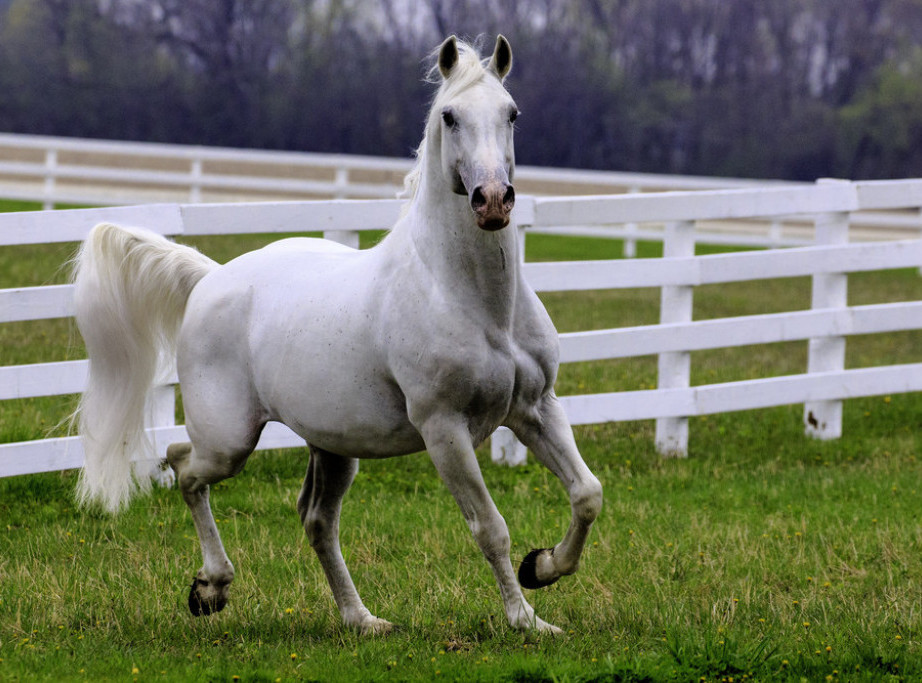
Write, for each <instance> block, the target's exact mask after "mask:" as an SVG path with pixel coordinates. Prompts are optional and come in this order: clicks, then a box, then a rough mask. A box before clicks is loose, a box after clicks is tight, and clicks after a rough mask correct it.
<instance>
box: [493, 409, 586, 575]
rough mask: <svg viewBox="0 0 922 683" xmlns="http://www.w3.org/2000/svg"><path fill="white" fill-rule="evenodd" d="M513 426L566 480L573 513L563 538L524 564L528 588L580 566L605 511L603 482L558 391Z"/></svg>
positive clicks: (521, 572)
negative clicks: (590, 463) (585, 459)
mask: <svg viewBox="0 0 922 683" xmlns="http://www.w3.org/2000/svg"><path fill="white" fill-rule="evenodd" d="M510 427H511V428H512V431H513V432H515V434H516V436H517V437H518V438H519V440H520V441H521V442H522V443H523V444H525V445H526V446H528V448H530V449H531V451H532V452H533V453H534V454H535V457H536V458H537V459H538V461H539V462H541V463H542V464H543V465H544V466H545V467H547V468H548V469H549V470H551V472H553V473H554V474H555V475H556V476H557V478H558V479H560V481H561V482H562V483H563V485H564V486H565V487H566V489H567V493H568V495H569V496H570V507H571V510H572V517H571V519H570V526H569V527H568V528H567V533H566V534H565V535H564V537H563V540H562V541H560V543H558V544H557V545H556V546H554V547H553V548H543V549H537V550H533V551H531V552H530V553H529V554H528V555H526V556H525V559H524V560H522V564H521V566H520V567H519V582H520V583H521V584H522V586H524V587H525V588H542V587H544V586H548V585H550V584H552V583H554V582H555V581H556V580H557V579H559V578H560V577H561V576H564V575H567V574H573V573H574V572H576V570H577V568H578V567H579V558H580V555H582V552H583V547H584V546H585V544H586V538H587V536H588V535H589V529H590V528H591V527H592V523H593V522H594V521H595V518H596V517H598V515H599V512H600V511H601V509H602V485H601V484H600V483H599V480H598V479H596V477H595V475H593V474H592V472H590V471H589V468H588V467H586V463H584V462H583V458H582V456H581V455H580V454H579V450H578V449H577V447H576V442H575V441H574V439H573V429H572V428H571V427H570V423H569V421H568V420H567V416H566V414H565V413H564V411H563V408H562V407H561V405H560V402H559V401H558V400H557V397H556V396H555V395H554V394H553V393H550V394H548V395H546V396H544V397H543V398H542V399H541V401H540V403H539V404H538V405H537V406H536V408H535V410H534V411H531V412H529V413H528V414H527V415H525V416H524V417H521V418H520V419H519V420H517V421H516V422H515V423H514V424H510Z"/></svg>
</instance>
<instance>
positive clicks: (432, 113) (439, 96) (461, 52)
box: [398, 40, 490, 214]
mask: <svg viewBox="0 0 922 683" xmlns="http://www.w3.org/2000/svg"><path fill="white" fill-rule="evenodd" d="M457 46H458V62H457V64H455V67H454V68H453V69H452V70H451V74H450V75H449V77H448V78H446V79H442V76H441V73H440V72H439V65H438V54H439V49H440V48H436V50H435V51H434V52H433V53H432V54H431V55H430V56H429V59H430V60H432V61H433V62H434V63H433V65H432V67H430V69H429V71H428V73H427V74H426V81H427V82H429V83H438V82H441V85H440V86H439V89H438V90H436V92H435V96H434V97H433V98H432V104H431V105H430V107H429V114H428V116H427V117H426V130H425V132H424V134H423V139H422V141H421V142H420V143H419V147H417V148H416V154H415V157H416V163H415V164H414V165H413V168H412V169H411V170H410V172H409V173H407V175H406V176H405V177H404V179H403V191H402V192H400V194H399V195H398V196H399V197H400V198H402V199H406V200H407V201H406V202H405V203H404V206H403V213H404V214H405V213H406V211H407V209H408V208H409V206H410V204H411V203H412V201H413V199H414V197H415V196H416V191H417V190H418V189H419V178H420V175H421V174H422V166H423V159H424V157H425V156H426V146H427V142H428V140H429V135H430V133H431V132H432V130H433V127H434V126H438V125H439V121H440V120H441V111H442V109H443V108H444V106H445V102H447V101H448V100H451V99H453V98H454V97H455V96H456V95H457V94H458V93H460V92H463V91H464V90H467V89H468V88H470V87H471V86H472V85H474V84H476V83H479V82H480V80H481V79H482V78H483V77H484V76H486V75H487V74H489V73H490V72H489V71H488V70H487V64H488V62H489V60H487V59H482V58H481V56H480V50H479V49H478V46H477V44H471V43H467V42H464V41H461V40H459V41H457Z"/></svg>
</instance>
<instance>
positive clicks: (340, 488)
mask: <svg viewBox="0 0 922 683" xmlns="http://www.w3.org/2000/svg"><path fill="white" fill-rule="evenodd" d="M310 451H311V457H310V462H309V464H308V466H307V475H306V476H305V477H304V486H303V488H302V489H301V495H300V496H298V513H299V514H300V515H301V522H302V524H303V525H304V531H305V532H307V537H308V539H309V540H310V544H311V547H312V548H313V549H314V551H315V552H316V553H317V557H318V558H319V559H320V564H321V566H322V567H323V571H324V573H325V574H326V577H327V581H328V582H329V584H330V588H331V589H332V591H333V599H334V600H335V601H336V606H337V607H339V612H340V614H341V615H342V618H343V622H345V623H346V625H348V626H351V627H353V628H357V629H359V630H360V631H362V632H363V633H386V632H388V631H390V630H391V629H392V628H393V624H391V623H390V622H388V621H385V620H384V619H378V618H377V617H376V616H374V615H373V614H372V613H371V612H369V611H368V609H367V608H366V607H365V605H364V604H363V603H362V599H361V598H360V597H359V594H358V591H356V589H355V584H353V583H352V577H351V576H350V575H349V570H348V569H347V568H346V563H345V561H344V560H343V556H342V551H341V550H340V546H339V515H340V510H341V509H342V501H343V496H345V494H346V491H348V490H349V487H350V486H351V485H352V481H353V479H355V475H356V472H358V469H359V461H358V460H356V459H355V458H344V457H341V456H338V455H334V454H332V453H328V452H326V451H323V450H321V449H319V448H316V447H314V446H310Z"/></svg>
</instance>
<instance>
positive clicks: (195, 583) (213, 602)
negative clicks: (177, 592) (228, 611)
mask: <svg viewBox="0 0 922 683" xmlns="http://www.w3.org/2000/svg"><path fill="white" fill-rule="evenodd" d="M204 588H208V583H207V582H205V581H202V580H201V579H199V578H198V577H196V578H194V579H192V587H191V588H190V589H189V611H190V612H192V616H193V617H202V616H208V615H209V614H212V613H213V612H220V611H221V610H222V609H224V607H225V606H226V605H227V598H224V597H212V598H203V597H202V595H201V591H202V589H204Z"/></svg>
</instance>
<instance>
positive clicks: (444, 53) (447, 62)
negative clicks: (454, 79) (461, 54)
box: [439, 36, 458, 78]
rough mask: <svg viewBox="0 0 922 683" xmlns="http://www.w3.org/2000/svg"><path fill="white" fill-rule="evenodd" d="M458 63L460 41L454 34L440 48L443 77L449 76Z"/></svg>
mask: <svg viewBox="0 0 922 683" xmlns="http://www.w3.org/2000/svg"><path fill="white" fill-rule="evenodd" d="M457 63H458V41H457V39H456V38H455V37H454V36H449V37H448V38H446V39H445V42H444V43H442V47H441V48H439V71H440V72H441V74H442V78H448V76H449V74H451V70H452V69H454V68H455V65H456V64H457Z"/></svg>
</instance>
